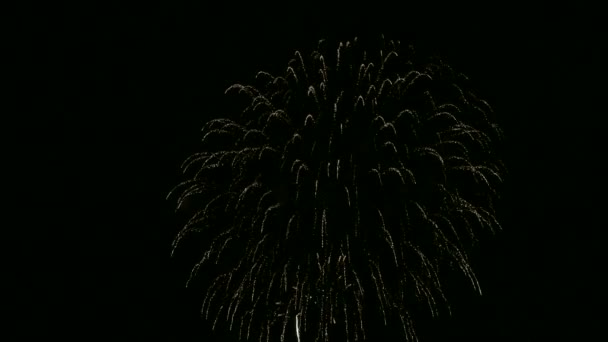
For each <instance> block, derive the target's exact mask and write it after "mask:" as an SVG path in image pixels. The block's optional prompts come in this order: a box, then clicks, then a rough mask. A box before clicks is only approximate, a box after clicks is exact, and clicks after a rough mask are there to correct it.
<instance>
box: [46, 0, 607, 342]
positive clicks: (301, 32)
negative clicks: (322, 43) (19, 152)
mask: <svg viewBox="0 0 608 342" xmlns="http://www.w3.org/2000/svg"><path fill="white" fill-rule="evenodd" d="M353 6H354V5H353ZM311 7H312V6H308V7H307V8H303V7H302V8H300V7H298V6H295V5H294V6H289V8H281V7H273V6H267V7H263V8H260V7H256V6H254V5H248V6H242V5H239V4H237V3H231V2H226V4H224V5H222V6H220V7H214V6H212V5H211V4H210V3H209V4H204V2H194V1H181V2H179V1H173V2H167V3H166V4H164V5H160V4H158V3H155V4H154V5H148V6H147V7H136V6H132V7H130V8H125V7H122V6H121V5H103V6H101V5H100V6H94V5H87V6H81V8H77V7H74V8H67V7H66V8H64V15H65V16H66V20H65V21H64V22H62V26H63V27H64V28H65V29H66V31H64V32H62V33H57V34H54V35H52V36H51V37H50V38H49V40H48V42H46V43H48V49H49V51H50V52H51V54H52V55H53V58H54V60H58V61H59V65H60V66H61V71H59V72H57V71H56V70H54V71H53V72H51V73H52V74H53V75H57V76H58V77H60V78H61V82H60V84H61V86H60V87H59V89H58V90H57V89H55V92H57V91H59V92H60V94H59V98H60V100H57V99H55V100H54V101H53V102H52V104H53V105H54V106H57V107H58V108H59V109H60V110H61V111H62V113H64V126H63V129H64V133H65V134H64V142H65V148H64V149H63V151H65V152H66V156H67V158H66V160H67V165H66V168H65V173H64V175H63V177H64V178H65V179H66V182H67V183H66V185H67V186H66V187H65V191H66V192H67V193H66V196H65V197H66V198H68V202H69V206H70V208H71V214H70V215H69V217H68V218H67V220H68V223H69V227H70V230H69V232H67V233H66V234H65V239H64V240H63V241H64V243H65V245H66V246H69V247H67V249H63V250H62V252H59V258H60V261H59V262H61V263H63V264H65V265H70V267H69V270H67V271H66V272H63V273H61V274H62V276H63V275H66V276H67V277H62V280H60V281H57V282H54V283H53V285H50V288H48V287H46V286H40V287H39V288H37V289H38V291H42V295H41V297H40V298H42V299H41V301H40V302H39V303H38V304H37V307H38V309H37V310H38V311H36V313H35V315H42V316H56V315H58V313H57V308H61V309H60V311H61V312H62V314H63V313H64V312H65V313H66V314H67V317H66V319H65V320H61V323H52V324H51V323H47V325H48V326H47V325H45V327H46V328H47V329H50V331H57V332H61V333H62V334H67V335H68V336H67V337H69V338H74V339H78V340H83V341H85V340H91V339H93V338H96V337H99V336H106V337H112V339H113V340H116V339H119V340H122V339H123V338H124V339H126V338H130V339H136V340H150V339H154V340H159V341H194V340H197V339H196V338H193V336H196V334H200V335H198V336H201V338H200V339H198V340H199V341H213V339H211V337H207V338H205V336H206V334H208V330H207V329H208V327H207V326H206V325H205V324H202V323H199V322H198V321H197V310H198V303H196V302H195V301H196V300H200V298H199V297H197V294H196V293H190V292H188V291H185V290H183V289H182V287H181V286H182V284H183V281H184V275H185V272H186V268H185V266H184V265H180V264H179V263H175V262H171V261H170V260H169V259H168V253H169V245H170V241H171V238H172V237H173V234H174V233H175V231H176V229H177V228H178V227H177V226H176V225H177V220H176V218H175V216H174V215H173V212H172V208H173V203H171V202H168V201H165V199H164V197H165V195H166V194H167V192H168V191H169V190H170V189H171V187H172V186H173V185H174V184H176V182H178V181H179V179H180V178H179V164H180V163H181V161H182V160H183V159H184V158H185V157H186V156H188V155H189V154H190V153H192V152H194V151H196V149H197V142H198V141H199V139H200V138H201V137H200V135H199V132H200V128H201V127H202V124H203V123H204V122H205V120H206V118H208V117H210V116H214V115H220V114H221V113H220V112H221V106H220V103H221V102H220V99H221V95H222V93H223V91H224V90H225V88H226V87H227V86H228V85H230V84H232V83H234V82H240V81H247V80H249V79H250V77H251V76H253V75H254V73H255V72H257V71H258V70H259V69H270V70H280V69H281V68H283V66H284V65H286V62H287V61H288V60H289V58H290V56H291V55H292V53H293V51H294V50H295V49H298V48H300V47H304V48H308V47H310V46H311V45H313V44H315V43H316V41H317V40H318V39H319V38H323V37H330V38H338V39H349V38H352V37H353V36H354V35H365V34H376V33H379V32H385V33H386V34H387V35H389V36H392V37H395V38H397V39H400V40H401V41H403V42H411V43H413V44H414V45H415V46H416V47H417V48H418V49H419V50H420V51H423V52H428V53H440V54H442V55H444V56H446V57H447V59H448V61H449V62H451V63H452V64H453V65H454V67H455V68H457V69H458V70H459V71H463V72H464V73H465V74H468V75H469V76H470V78H471V79H473V80H474V81H475V82H476V84H478V85H479V87H480V89H481V91H482V92H483V95H485V96H486V98H487V99H489V101H490V102H491V103H492V104H493V105H494V108H495V110H496V111H497V112H498V114H499V115H500V117H501V121H502V123H503V128H504V130H505V132H506V136H507V147H506V151H505V161H506V162H507V165H508V166H509V168H510V170H511V174H510V177H509V183H508V186H507V189H506V191H505V194H504V202H503V208H502V215H503V220H504V229H505V231H504V233H502V234H500V235H499V236H498V237H497V238H495V239H494V240H489V241H487V243H486V244H485V245H482V247H481V248H480V250H479V251H478V252H477V259H476V261H475V263H476V264H477V267H478V275H479V278H480V280H481V281H482V286H483V287H484V290H485V293H484V296H483V297H481V298H476V297H475V296H473V295H471V294H470V293H468V292H466V289H464V290H463V295H462V297H459V299H456V300H455V308H454V311H455V317H453V318H452V319H451V320H448V319H443V320H439V321H437V322H436V325H433V324H435V323H433V322H431V323H429V326H430V328H429V329H427V330H429V331H428V334H430V335H429V336H432V339H429V340H433V341H451V340H455V339H457V338H456V337H460V338H462V339H463V340H471V341H482V340H483V341H486V340H488V341H528V340H529V341H535V340H542V339H544V338H545V337H548V336H550V337H557V336H562V337H563V336H577V335H579V334H581V333H585V332H588V331H589V330H588V328H584V327H588V326H591V325H593V324H594V322H593V321H592V320H591V317H590V316H589V315H588V314H585V315H583V313H584V311H586V310H587V308H588V307H587V304H585V303H586V301H587V299H583V298H582V297H583V294H584V293H589V292H590V291H591V290H590V289H589V288H588V287H587V285H586V284H587V280H584V281H583V279H591V278H593V279H599V277H598V276H595V275H593V274H597V272H598V271H599V270H595V269H594V267H595V266H592V264H591V263H590V260H597V258H599V256H600V251H601V248H602V246H601V244H600V242H599V239H597V238H595V237H596V236H599V235H596V234H599V233H596V230H597V229H599V228H600V227H601V224H599V223H598V222H600V221H597V220H596V219H597V217H599V215H598V214H597V212H598V211H596V208H601V206H600V205H599V203H600V202H598V201H599V200H600V198H601V196H600V195H602V194H603V193H602V192H601V190H600V189H601V187H602V185H603V181H599V180H600V179H601V177H600V175H602V174H603V173H604V172H605V171H606V167H605V166H602V160H601V158H600V156H601V155H602V154H600V153H601V152H600V146H602V144H603V139H604V137H605V136H606V135H605V129H604V127H605V126H604V125H603V124H602V123H603V121H602V119H601V118H600V116H601V115H605V114H606V106H605V105H604V106H603V107H600V106H599V104H600V99H602V98H604V97H605V94H606V87H605V85H604V84H605V82H606V78H605V72H604V69H605V68H604V66H603V63H604V59H603V58H602V55H603V56H604V57H605V51H603V47H602V46H600V44H601V43H602V39H601V37H604V36H605V34H606V31H602V30H601V29H602V28H601V27H600V21H599V20H598V19H599V17H598V16H594V15H593V14H592V13H585V14H582V13H579V12H578V11H575V10H570V9H565V8H564V9H561V10H560V13H561V14H560V15H559V16H556V15H549V14H548V13H545V12H543V11H542V10H540V9H536V10H534V11H532V10H530V9H526V11H523V10H515V9H507V8H504V9H499V8H496V9H494V10H490V9H488V10H487V11H486V12H484V13H485V14H483V15H482V14H476V13H477V12H474V9H471V11H468V10H465V9H460V10H459V11H454V10H453V9H445V10H444V11H439V10H438V9H437V8H434V9H432V10H431V9H426V10H423V9H421V8H411V9H409V10H406V9H405V8H396V7H395V8H382V9H377V8H371V7H370V8H368V9H366V8H365V7H361V8H356V9H355V8H353V9H349V10H342V11H338V10H332V11H329V10H328V9H327V8H324V7H317V8H311ZM463 13H464V14H463ZM604 40H605V38H604ZM49 97H50V96H49ZM603 120H605V119H603ZM604 226H605V224H604ZM48 234H50V233H48ZM56 274H57V273H56V272H55V271H49V273H48V275H49V276H52V275H56ZM589 281H590V280H589ZM594 298H597V297H594ZM37 317H39V316H37ZM75 327H77V328H75ZM64 336H65V335H64ZM422 337H423V336H421V338H422ZM216 338H217V340H218V341H219V340H222V339H221V338H219V337H216ZM577 339H578V340H584V339H580V338H577ZM422 341H425V340H424V339H423V340H422Z"/></svg>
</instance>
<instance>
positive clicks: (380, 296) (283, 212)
mask: <svg viewBox="0 0 608 342" xmlns="http://www.w3.org/2000/svg"><path fill="white" fill-rule="evenodd" d="M327 45H328V44H323V46H327ZM320 47H321V45H320ZM404 50H405V51H404ZM412 56H413V55H412V51H411V50H407V49H401V48H400V46H399V42H397V41H385V40H384V39H382V40H381V43H380V46H379V47H377V48H376V49H374V50H373V51H366V50H365V49H364V48H363V45H362V44H361V42H360V41H358V40H357V39H355V40H353V41H352V42H344V43H339V45H338V46H337V50H333V51H329V53H328V51H323V48H319V49H318V50H317V51H314V52H313V53H312V54H310V55H308V56H306V57H305V56H304V55H302V54H301V53H300V52H295V56H294V58H293V59H292V60H291V61H290V62H289V63H288V66H287V68H286V69H285V72H284V73H283V74H282V75H279V76H273V75H271V74H269V73H266V72H259V73H258V74H257V76H256V79H255V82H254V83H255V84H254V85H242V84H235V85H233V86H231V87H229V88H228V89H227V91H226V93H227V94H228V95H231V96H241V97H244V98H245V99H246V101H247V106H246V108H244V109H243V110H242V112H240V113H239V115H236V116H234V117H231V118H221V119H215V120H211V121H209V122H208V123H207V124H205V126H204V127H203V130H202V131H203V139H202V144H203V151H204V152H201V153H197V154H194V155H193V156H191V157H190V158H188V159H187V160H186V161H185V162H184V164H183V169H184V172H185V173H188V174H190V175H191V177H190V178H189V179H188V180H186V181H185V182H183V183H181V184H179V185H178V186H177V187H176V188H175V189H174V192H175V193H178V194H179V195H178V196H176V197H177V203H178V208H179V207H180V206H181V205H182V204H183V203H184V202H185V201H186V200H187V199H188V198H196V200H197V201H199V202H198V203H200V207H199V209H200V210H199V211H198V212H196V213H195V214H194V215H193V216H192V217H191V218H190V219H189V221H188V222H187V223H186V224H185V226H184V227H183V229H182V230H181V232H180V233H179V234H178V236H177V237H176V239H175V241H174V248H175V247H177V246H178V245H179V244H180V242H181V241H182V239H183V238H185V237H186V236H188V235H189V234H191V233H198V234H202V236H203V237H204V239H202V240H201V241H202V242H201V244H202V245H201V246H200V247H201V253H202V254H201V259H200V261H199V262H198V263H197V264H196V265H195V266H194V267H193V269H192V275H191V279H193V278H194V277H195V276H196V274H197V273H200V271H202V270H203V269H204V272H205V274H206V276H207V277H210V281H209V282H208V284H207V285H206V286H205V288H204V290H205V291H204V298H203V303H202V314H203V316H204V317H205V318H206V319H208V320H210V321H211V322H213V326H214V327H215V326H216V324H225V325H226V326H227V327H228V328H229V329H230V330H233V331H237V332H238V334H239V336H240V337H241V338H242V339H255V340H260V341H269V340H274V339H275V338H277V339H280V340H281V341H283V340H285V339H286V338H288V336H292V337H289V338H293V336H295V337H296V338H297V339H298V341H299V340H300V339H302V340H306V341H312V340H315V341H328V340H330V339H331V338H332V336H338V335H337V334H338V331H339V334H341V336H343V337H345V338H346V340H350V341H353V340H354V341H357V340H366V333H367V330H368V329H366V327H367V326H368V322H370V321H371V320H375V319H377V317H380V319H381V321H382V322H383V324H390V323H391V322H397V323H398V324H399V325H400V326H402V327H403V329H402V331H403V334H404V335H405V337H406V339H407V340H408V341H410V340H415V339H416V334H415V331H414V324H413V316H414V313H415V312H417V311H419V307H420V304H421V303H422V304H424V306H425V307H427V308H428V310H429V311H430V313H431V314H432V315H433V316H435V315H437V313H438V311H439V310H440V309H441V308H448V310H449V305H447V301H446V298H445V296H444V291H443V287H442V283H441V280H442V278H441V274H442V269H444V268H446V267H452V268H455V269H457V270H460V272H461V273H462V274H464V275H465V276H466V277H467V279H468V280H469V281H470V283H471V284H472V286H473V287H474V288H475V289H476V291H478V292H479V293H481V289H480V286H479V284H478V281H477V279H476V277H475V274H474V273H473V270H472V269H471V266H470V263H469V259H468V256H467V253H466V251H467V249H468V248H469V247H470V246H471V245H472V244H473V243H475V242H476V240H477V238H478V235H479V232H481V231H484V230H488V231H492V232H493V231H495V230H496V229H499V228H500V226H499V224H498V222H497V220H496V219H495V216H494V201H495V200H496V198H497V186H498V185H499V184H500V183H501V182H502V179H501V176H502V174H503V170H502V166H501V164H500V161H499V160H498V159H497V158H496V157H495V155H494V153H493V151H494V146H495V144H496V142H497V141H498V140H499V139H500V136H501V134H500V131H499V129H498V128H497V126H496V125H495V124H494V123H493V121H492V117H491V115H492V110H491V108H490V106H489V105H488V104H487V103H486V102H485V101H483V100H481V99H479V98H477V97H476V96H475V95H474V94H473V93H471V92H470V91H468V90H467V88H466V83H467V82H466V78H465V77H464V76H462V75H460V74H458V73H456V72H454V71H453V70H452V69H451V68H450V67H449V66H447V65H445V64H444V63H443V62H441V61H440V60H434V61H431V62H427V63H424V64H422V63H420V64H417V63H413V62H412V60H411V59H410V58H411V57H412ZM416 308H418V309H416Z"/></svg>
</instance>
